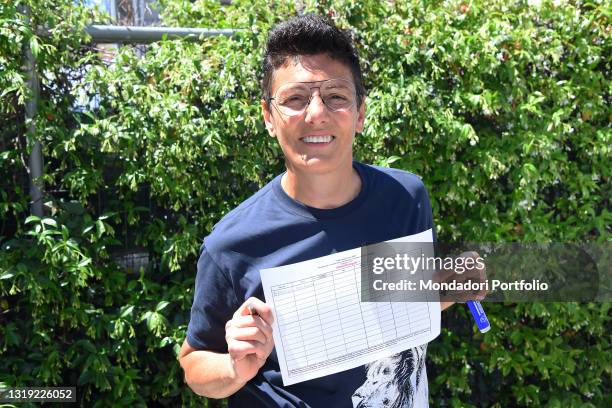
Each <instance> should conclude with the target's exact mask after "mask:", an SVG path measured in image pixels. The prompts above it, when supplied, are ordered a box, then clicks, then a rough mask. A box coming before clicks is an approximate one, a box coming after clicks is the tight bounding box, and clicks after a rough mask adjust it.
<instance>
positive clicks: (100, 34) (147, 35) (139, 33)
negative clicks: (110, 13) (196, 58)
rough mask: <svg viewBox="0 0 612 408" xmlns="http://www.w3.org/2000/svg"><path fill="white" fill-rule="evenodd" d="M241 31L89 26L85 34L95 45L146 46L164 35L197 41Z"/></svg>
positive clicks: (159, 39) (170, 37)
mask: <svg viewBox="0 0 612 408" xmlns="http://www.w3.org/2000/svg"><path fill="white" fill-rule="evenodd" d="M238 31H242V30H234V29H210V28H182V27H136V26H112V25H97V24H95V25H90V26H88V27H86V28H85V32H86V33H87V34H89V35H91V38H92V40H93V41H94V42H97V43H121V44H129V43H137V44H146V43H150V42H155V41H161V40H162V39H163V37H164V35H166V36H167V38H168V39H172V38H187V39H193V40H197V39H198V38H199V37H200V36H204V37H212V36H216V35H225V36H227V37H231V36H232V35H234V34H235V33H236V32H238Z"/></svg>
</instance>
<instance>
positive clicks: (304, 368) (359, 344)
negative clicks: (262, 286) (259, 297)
mask: <svg viewBox="0 0 612 408" xmlns="http://www.w3.org/2000/svg"><path fill="white" fill-rule="evenodd" d="M356 268H357V267H356V266H354V265H353V266H350V267H348V268H344V269H340V270H337V271H330V272H326V273H322V274H319V275H316V276H312V277H309V278H306V279H301V280H299V281H295V282H291V283H286V284H279V285H274V286H272V287H271V289H272V297H273V304H274V309H275V312H276V318H277V319H278V326H279V332H280V338H281V341H282V343H283V349H284V351H285V359H286V362H287V372H288V373H289V374H290V375H291V374H298V373H304V372H308V371H315V370H317V369H319V368H322V367H326V366H328V365H330V364H334V363H337V362H340V361H346V360H348V359H351V358H354V357H357V356H359V355H361V354H364V353H367V352H369V351H372V350H377V349H380V348H382V347H385V346H386V345H389V344H394V343H396V342H397V341H399V340H401V339H404V338H407V337H412V336H415V335H417V334H421V333H424V332H428V331H430V330H431V327H430V322H429V319H428V318H427V316H428V305H427V303H408V302H389V301H385V300H386V299H384V298H381V299H380V301H377V302H368V303H361V302H360V295H361V288H360V286H361V285H360V273H359V272H358V271H357V269H356ZM381 296H388V295H386V294H384V293H383V294H382V295H381ZM394 299H397V298H394ZM406 300H407V299H406ZM366 327H367V330H366Z"/></svg>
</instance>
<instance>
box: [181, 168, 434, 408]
mask: <svg viewBox="0 0 612 408" xmlns="http://www.w3.org/2000/svg"><path fill="white" fill-rule="evenodd" d="M353 166H354V168H355V169H356V170H357V172H358V173H359V176H360V178H361V182H362V183H361V191H360V192H359V194H358V195H357V197H356V198H354V199H353V200H352V201H350V202H349V203H347V204H345V205H343V206H341V207H338V208H333V209H317V208H312V207H308V206H306V205H304V204H302V203H300V202H297V201H295V200H294V199H292V198H291V197H289V196H288V195H287V194H286V193H285V191H284V190H283V188H282V186H281V182H280V180H281V176H280V175H279V176H278V177H276V178H275V179H274V180H272V181H271V182H270V183H268V184H267V185H266V186H264V187H263V188H262V189H261V190H259V191H258V192H257V193H255V194H254V195H253V196H251V197H250V198H248V199H247V200H246V201H244V202H243V203H242V204H240V205H239V206H238V207H236V208H235V209H234V210H232V211H230V212H229V213H228V214H227V215H226V216H225V217H223V219H222V220H221V221H219V222H218V223H217V224H216V225H215V227H214V228H213V231H212V232H211V234H210V235H209V236H207V237H206V238H205V239H204V244H203V245H202V247H201V249H200V258H199V260H198V265H197V277H196V287H195V297H194V301H193V306H192V308H191V320H190V322H189V327H188V330H187V341H188V343H189V344H190V345H191V346H192V347H194V348H196V349H200V350H210V351H216V352H222V353H227V343H226V341H225V323H226V322H227V321H228V320H230V319H231V318H232V315H233V313H234V312H235V311H236V310H237V309H238V307H239V306H240V305H242V304H243V303H244V302H245V301H246V299H247V298H249V297H251V296H254V297H256V298H259V299H262V300H264V294H263V289H262V285H261V278H260V273H259V271H260V270H261V269H265V268H271V267H276V266H282V265H287V264H291V263H295V262H300V261H305V260H308V259H312V258H317V257H321V256H324V255H329V254H332V253H335V252H340V251H345V250H348V249H352V248H357V247H360V246H363V245H369V244H373V243H377V242H382V241H387V240H390V239H395V238H399V237H403V236H406V235H411V234H416V233H419V232H422V231H425V230H428V229H430V228H432V227H433V221H432V213H431V206H430V203H429V198H428V195H427V191H426V189H425V187H424V185H423V183H422V181H421V179H420V178H419V177H417V176H415V175H414V174H411V173H408V172H406V171H403V170H397V169H389V168H382V167H376V166H370V165H366V164H362V163H358V162H354V163H353ZM427 388H428V387H427V376H426V373H425V347H417V348H415V349H411V350H407V351H405V352H403V353H400V354H398V355H396V356H393V357H391V358H388V359H385V360H381V361H380V362H377V363H372V364H369V365H368V366H362V367H357V368H354V369H351V370H347V371H343V372H341V373H337V374H334V375H329V376H325V377H321V378H317V379H314V380H309V381H305V382H301V383H298V384H294V385H291V386H288V387H284V386H283V383H282V379H281V373H280V368H279V365H278V360H277V356H276V353H275V351H273V352H272V354H271V355H270V357H269V358H268V360H267V362H266V364H265V365H264V366H263V367H262V368H261V369H260V371H259V373H258V374H257V375H256V376H255V377H254V378H253V379H252V380H251V381H249V382H248V383H247V384H246V385H245V386H244V387H243V388H242V389H240V390H239V391H238V392H236V393H235V394H234V395H232V396H231V397H230V398H229V406H230V407H308V406H310V407H334V408H340V407H353V406H360V407H374V406H382V404H383V401H385V402H386V403H387V404H389V405H385V406H392V403H393V401H395V402H396V404H397V405H394V406H401V407H422V406H427Z"/></svg>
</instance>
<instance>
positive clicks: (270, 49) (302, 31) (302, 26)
mask: <svg viewBox="0 0 612 408" xmlns="http://www.w3.org/2000/svg"><path fill="white" fill-rule="evenodd" d="M317 54H327V55H328V56H329V57H330V58H332V59H334V60H336V61H339V62H341V63H343V64H345V65H346V66H347V67H348V68H349V69H350V70H351V74H352V76H353V82H354V83H355V90H356V91H357V106H358V107H359V106H361V99H362V97H363V96H365V87H364V85H363V78H362V76H361V67H360V66H359V55H358V54H357V51H356V50H355V48H354V47H353V41H352V39H351V37H350V36H349V34H348V33H347V32H345V31H341V30H340V29H339V28H338V27H336V26H335V25H334V23H332V22H330V21H329V20H327V19H326V18H324V17H321V16H319V15H316V14H304V15H301V16H297V17H292V18H290V19H289V20H287V21H284V22H282V23H279V24H277V25H276V26H274V27H273V28H272V29H271V30H270V32H269V35H268V42H267V44H266V52H265V54H264V60H263V79H262V81H261V87H262V90H263V97H264V100H265V101H266V103H268V104H269V103H270V98H271V95H270V91H271V88H272V75H273V74H274V70H276V69H278V68H280V67H282V66H283V65H284V64H285V63H286V62H287V59H289V58H298V57H299V56H301V55H317Z"/></svg>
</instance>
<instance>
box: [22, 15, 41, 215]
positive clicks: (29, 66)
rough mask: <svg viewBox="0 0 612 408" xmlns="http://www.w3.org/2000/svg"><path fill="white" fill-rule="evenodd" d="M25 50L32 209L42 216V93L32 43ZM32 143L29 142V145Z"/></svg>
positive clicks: (33, 213)
mask: <svg viewBox="0 0 612 408" xmlns="http://www.w3.org/2000/svg"><path fill="white" fill-rule="evenodd" d="M22 11H23V13H24V16H25V19H26V24H27V25H28V26H29V25H30V8H29V7H28V6H24V7H23V8H22ZM23 47H24V51H25V55H26V75H27V84H28V88H29V90H30V92H29V95H28V96H27V99H26V104H25V117H26V124H27V129H28V130H27V136H26V140H28V141H32V142H33V144H32V152H31V153H30V159H29V163H28V165H29V167H30V172H29V173H30V174H29V175H30V197H31V199H32V201H31V202H30V211H31V213H32V215H36V216H38V217H42V216H43V215H44V212H43V202H42V198H43V194H42V191H43V184H42V181H40V177H41V176H42V169H43V157H42V145H41V143H40V140H39V138H38V137H37V135H36V122H35V118H36V114H37V112H38V96H39V93H40V84H39V81H38V74H37V72H36V59H35V58H34V55H33V54H32V50H31V49H30V44H29V43H26V44H24V46H23ZM29 144H30V143H28V145H29Z"/></svg>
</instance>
